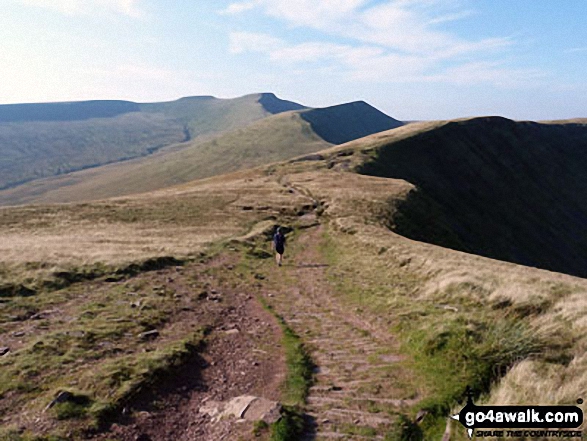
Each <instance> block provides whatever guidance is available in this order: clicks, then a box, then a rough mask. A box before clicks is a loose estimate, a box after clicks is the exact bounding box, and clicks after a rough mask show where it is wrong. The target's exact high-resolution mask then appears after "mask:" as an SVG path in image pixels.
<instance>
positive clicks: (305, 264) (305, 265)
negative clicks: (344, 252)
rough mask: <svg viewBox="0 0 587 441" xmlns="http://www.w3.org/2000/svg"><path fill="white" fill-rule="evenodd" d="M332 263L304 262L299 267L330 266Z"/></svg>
mask: <svg viewBox="0 0 587 441" xmlns="http://www.w3.org/2000/svg"><path fill="white" fill-rule="evenodd" d="M329 266H330V265H327V264H325V263H302V264H300V265H297V268H328V267H329Z"/></svg>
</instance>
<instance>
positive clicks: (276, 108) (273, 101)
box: [257, 92, 307, 114]
mask: <svg viewBox="0 0 587 441" xmlns="http://www.w3.org/2000/svg"><path fill="white" fill-rule="evenodd" d="M257 102H258V103H259V104H261V105H262V106H263V108H264V109H265V110H266V111H267V112H269V113H273V114H275V113H282V112H289V111H291V110H303V109H307V107H306V106H302V105H301V104H298V103H295V102H293V101H287V100H282V99H281V98H278V97H277V95H275V94H274V93H272V92H263V93H260V94H259V99H258V100H257Z"/></svg>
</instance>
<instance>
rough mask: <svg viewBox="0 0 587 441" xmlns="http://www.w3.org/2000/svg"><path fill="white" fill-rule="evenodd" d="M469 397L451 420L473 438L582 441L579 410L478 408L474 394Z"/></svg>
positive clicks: (572, 408)
mask: <svg viewBox="0 0 587 441" xmlns="http://www.w3.org/2000/svg"><path fill="white" fill-rule="evenodd" d="M467 395H468V397H467V404H466V405H465V407H463V408H462V409H461V411H460V412H459V413H458V414H456V415H453V416H451V418H452V419H454V420H457V421H459V422H460V423H461V424H462V425H463V426H465V428H466V429H467V433H468V434H469V438H472V437H473V433H474V434H475V435H476V436H477V437H479V438H482V437H512V438H518V439H519V438H548V437H555V438H567V439H572V438H579V439H581V436H582V433H581V431H580V430H577V429H578V427H580V426H581V424H583V411H582V410H581V409H580V408H579V407H577V406H476V405H475V404H474V403H473V398H472V393H471V391H470V390H468V391H467ZM577 404H583V400H582V399H578V400H577ZM492 429H493V430H492ZM496 429H498V430H496ZM569 429H576V430H569Z"/></svg>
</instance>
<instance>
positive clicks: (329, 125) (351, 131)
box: [300, 101, 403, 144]
mask: <svg viewBox="0 0 587 441" xmlns="http://www.w3.org/2000/svg"><path fill="white" fill-rule="evenodd" d="M300 115H301V117H302V118H303V119H305V120H306V121H307V122H309V123H310V125H311V126H312V129H314V131H315V132H316V133H317V134H318V135H319V136H320V137H321V138H322V139H324V140H325V141H328V142H330V143H332V144H344V143H345V142H349V141H352V140H354V139H358V138H362V137H364V136H368V135H372V134H373V133H378V132H383V131H385V130H391V129H395V128H397V127H400V126H402V125H403V123H402V122H401V121H398V120H397V119H394V118H392V117H390V116H388V115H386V114H385V113H383V112H381V111H380V110H378V109H376V108H375V107H373V106H372V105H370V104H369V103H366V102H365V101H352V102H350V103H344V104H337V105H335V106H330V107H323V108H319V109H307V110H304V111H303V112H300Z"/></svg>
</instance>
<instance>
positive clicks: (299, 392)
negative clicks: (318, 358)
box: [260, 298, 315, 441]
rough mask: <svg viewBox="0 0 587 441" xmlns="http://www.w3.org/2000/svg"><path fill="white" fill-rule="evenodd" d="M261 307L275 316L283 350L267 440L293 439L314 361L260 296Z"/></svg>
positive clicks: (298, 432) (301, 429)
mask: <svg viewBox="0 0 587 441" xmlns="http://www.w3.org/2000/svg"><path fill="white" fill-rule="evenodd" d="M260 301H261V304H262V305H263V307H264V308H265V309H266V310H267V311H269V312H270V313H271V314H273V315H274V316H275V318H276V319H277V321H278V322H279V325H280V326H281V329H282V332H283V337H282V345H283V348H284V351H285V362H286V365H287V375H286V378H285V383H284V391H283V399H282V401H283V403H284V406H283V409H282V413H281V419H280V420H279V421H277V422H276V423H275V424H273V425H272V427H271V438H270V439H271V441H295V440H297V439H299V436H301V435H302V434H303V432H304V428H305V422H304V416H303V407H304V405H305V404H306V398H307V397H308V393H309V391H310V387H311V386H312V384H313V382H314V373H313V372H314V367H315V366H314V363H313V362H312V359H311V357H310V355H309V354H308V352H307V350H306V348H305V347H304V345H303V343H302V340H301V339H300V337H298V336H297V335H296V333H295V332H294V331H293V330H292V329H291V328H290V327H289V326H288V325H287V323H286V322H285V320H284V319H283V317H281V316H280V315H279V314H277V312H276V311H275V310H274V309H273V307H272V306H271V305H269V304H268V303H267V302H266V301H265V299H263V298H261V299H260Z"/></svg>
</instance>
